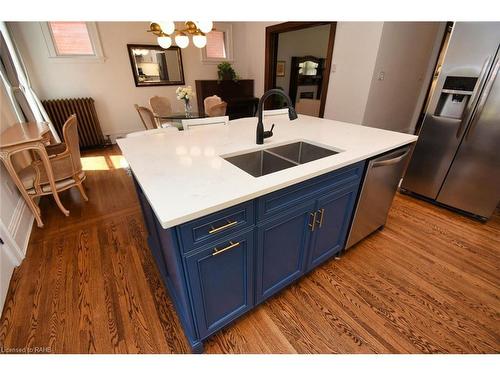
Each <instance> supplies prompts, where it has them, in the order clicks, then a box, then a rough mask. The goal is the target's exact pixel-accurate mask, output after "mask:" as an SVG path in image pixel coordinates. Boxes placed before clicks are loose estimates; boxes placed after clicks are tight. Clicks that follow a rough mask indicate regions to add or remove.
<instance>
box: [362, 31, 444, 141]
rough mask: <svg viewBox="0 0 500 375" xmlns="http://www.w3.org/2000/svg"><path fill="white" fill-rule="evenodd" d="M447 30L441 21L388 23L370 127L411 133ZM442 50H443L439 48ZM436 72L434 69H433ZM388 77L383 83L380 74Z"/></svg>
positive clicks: (368, 121) (367, 119)
mask: <svg viewBox="0 0 500 375" xmlns="http://www.w3.org/2000/svg"><path fill="white" fill-rule="evenodd" d="M438 31H441V33H439V36H440V37H442V35H443V31H444V30H443V29H442V28H441V24H440V23H437V22H385V23H384V27H383V31H382V36H381V40H380V46H379V48H378V53H377V60H376V63H375V69H374V72H373V77H372V79H371V85H370V94H369V96H368V100H367V105H366V108H365V113H364V117H363V121H362V123H363V124H364V125H367V126H373V127H377V128H384V129H388V130H394V131H400V132H409V131H412V129H413V127H414V125H415V124H413V123H412V121H413V115H414V112H415V107H416V106H417V104H418V105H419V107H421V106H422V103H421V100H419V97H420V93H421V92H425V91H427V87H428V85H429V82H430V81H429V78H430V77H428V68H429V65H432V66H434V63H435V60H436V56H434V59H433V61H431V64H429V61H430V60H431V56H432V54H433V53H435V52H436V51H435V50H434V45H435V44H436V41H437V42H440V41H441V38H438V37H437V36H438ZM438 48H439V47H438ZM431 69H432V68H431ZM381 74H383V76H384V78H383V80H381V79H380V78H381V77H380V75H381Z"/></svg>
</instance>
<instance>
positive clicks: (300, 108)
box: [295, 99, 321, 117]
mask: <svg viewBox="0 0 500 375" xmlns="http://www.w3.org/2000/svg"><path fill="white" fill-rule="evenodd" d="M320 105H321V101H320V100H317V99H300V100H299V101H298V102H297V104H296V105H295V110H296V111H297V113H300V114H302V115H309V116H316V117H318V116H319V107H320Z"/></svg>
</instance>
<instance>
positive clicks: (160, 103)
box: [149, 95, 172, 127]
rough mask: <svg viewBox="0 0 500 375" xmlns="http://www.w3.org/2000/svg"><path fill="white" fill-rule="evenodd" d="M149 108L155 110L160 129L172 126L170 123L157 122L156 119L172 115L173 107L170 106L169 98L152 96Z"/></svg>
mask: <svg viewBox="0 0 500 375" xmlns="http://www.w3.org/2000/svg"><path fill="white" fill-rule="evenodd" d="M149 106H150V107H151V109H152V110H153V114H154V115H155V120H156V122H157V124H158V125H157V126H158V127H169V126H172V124H171V123H170V122H168V121H164V120H157V118H156V116H168V115H170V114H171V113H172V106H171V105H170V100H168V98H166V97H164V96H158V95H155V96H152V97H151V98H149Z"/></svg>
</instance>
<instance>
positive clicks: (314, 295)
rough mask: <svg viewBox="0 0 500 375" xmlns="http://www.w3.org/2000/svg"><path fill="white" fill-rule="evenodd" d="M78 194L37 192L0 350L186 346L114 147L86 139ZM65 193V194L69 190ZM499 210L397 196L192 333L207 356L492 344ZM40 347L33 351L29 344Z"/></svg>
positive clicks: (454, 349)
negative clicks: (360, 234) (274, 290)
mask: <svg viewBox="0 0 500 375" xmlns="http://www.w3.org/2000/svg"><path fill="white" fill-rule="evenodd" d="M83 157H98V158H100V157H102V158H104V160H105V162H106V163H105V164H106V165H108V167H109V169H108V170H88V171H87V172H86V173H87V176H88V177H87V180H86V182H85V185H86V189H87V193H88V195H89V198H90V201H89V202H84V201H83V200H82V199H81V197H80V196H79V193H78V192H77V191H76V190H75V189H71V190H70V191H67V192H64V193H63V194H61V199H62V202H63V204H64V205H65V206H66V207H67V208H68V209H69V210H70V216H69V217H65V216H64V215H62V214H61V212H60V211H59V210H58V208H57V206H56V205H55V203H54V201H53V200H52V199H51V198H49V197H43V198H42V200H41V203H40V206H41V209H42V216H43V220H44V223H45V227H44V228H43V229H40V228H34V229H33V232H32V234H31V238H30V243H29V246H28V250H27V255H26V259H25V260H24V261H23V263H22V264H21V266H20V267H18V268H17V269H16V270H14V273H13V276H12V279H11V283H10V287H9V291H8V293H7V297H6V301H5V305H4V309H3V313H2V316H1V319H0V349H1V350H3V351H6V350H14V351H15V350H17V351H23V350H27V348H31V349H36V348H38V349H37V350H45V351H50V352H52V353H188V352H189V345H188V342H187V340H186V337H185V336H184V334H183V331H182V328H181V325H180V322H179V318H178V316H177V314H176V312H175V310H174V307H173V303H172V301H171V299H170V296H169V295H168V292H167V290H166V289H165V287H164V285H163V283H162V281H161V277H160V275H159V272H158V269H157V267H156V264H155V261H154V259H153V257H152V255H151V252H150V250H149V248H148V245H147V238H146V230H145V227H144V223H143V219H142V213H141V211H140V206H139V203H138V200H137V197H136V194H135V190H134V186H133V183H132V180H131V177H130V173H129V171H127V170H126V169H123V168H117V167H115V166H116V165H117V163H116V162H115V163H113V162H112V160H111V157H113V158H120V152H119V149H118V148H117V147H111V148H106V149H100V150H91V151H87V152H85V153H84V154H83ZM72 190H75V191H72ZM499 285H500V211H499V210H498V209H497V210H496V212H495V214H494V215H493V217H492V218H491V220H489V221H488V222H486V223H481V222H478V221H475V220H472V219H470V218H467V217H464V216H462V215H459V214H456V213H454V212H451V211H449V210H446V209H444V208H442V207H437V206H434V205H432V204H429V203H427V202H423V201H420V200H417V199H415V198H413V197H410V196H405V195H400V194H397V196H396V198H395V200H394V202H393V206H392V208H391V211H390V213H389V217H388V220H387V224H386V226H385V228H384V229H383V230H381V231H378V232H377V233H374V234H373V235H371V236H370V237H369V238H367V239H365V240H364V241H362V242H361V243H359V244H357V245H356V246H354V247H353V248H352V249H350V250H349V251H347V252H346V253H345V254H343V255H342V257H341V258H340V260H330V261H327V262H326V263H324V264H323V265H321V266H320V267H318V268H316V269H315V270H313V271H312V272H310V273H309V274H308V275H305V276H304V277H303V278H302V279H300V280H298V281H296V282H295V283H294V284H292V285H291V286H289V287H288V288H287V289H286V290H283V291H282V292H280V293H278V294H277V295H275V296H274V297H272V298H270V299H268V300H267V301H265V302H264V303H262V304H261V305H260V306H257V307H256V308H255V309H254V310H252V311H251V312H249V313H247V314H245V315H244V316H242V317H240V318H239V319H238V320H237V321H235V322H234V323H233V324H231V325H229V326H228V327H226V328H224V329H223V330H221V331H220V332H218V333H216V334H215V335H214V336H213V337H211V338H209V339H208V340H207V342H206V343H205V349H206V352H207V353H500V293H499ZM40 348H41V349H40Z"/></svg>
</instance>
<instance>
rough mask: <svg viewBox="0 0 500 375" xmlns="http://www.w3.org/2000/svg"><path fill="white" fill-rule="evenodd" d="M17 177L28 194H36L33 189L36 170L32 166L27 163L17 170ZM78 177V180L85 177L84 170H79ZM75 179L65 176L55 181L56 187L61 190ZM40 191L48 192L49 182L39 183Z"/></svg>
mask: <svg viewBox="0 0 500 375" xmlns="http://www.w3.org/2000/svg"><path fill="white" fill-rule="evenodd" d="M18 176H19V179H20V180H21V182H22V184H23V186H24V188H25V189H26V190H27V191H28V194H36V191H35V177H36V172H35V168H33V166H31V165H29V166H27V167H26V168H23V169H21V170H20V171H19V173H18ZM78 178H79V179H80V180H84V179H85V172H84V171H81V172H80V173H79V174H78ZM75 183H76V181H75V180H74V179H73V178H65V179H62V180H59V181H56V189H57V190H61V189H64V188H66V187H68V186H70V185H73V184H75ZM41 188H42V191H43V192H44V193H50V192H51V189H50V184H43V185H41Z"/></svg>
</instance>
